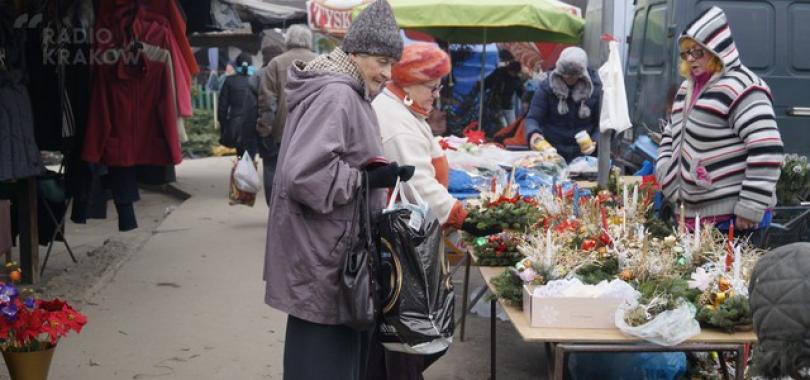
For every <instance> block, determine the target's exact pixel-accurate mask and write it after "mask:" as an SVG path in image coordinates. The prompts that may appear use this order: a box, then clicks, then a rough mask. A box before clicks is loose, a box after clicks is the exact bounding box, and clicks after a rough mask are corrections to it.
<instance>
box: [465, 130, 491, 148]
mask: <svg viewBox="0 0 810 380" xmlns="http://www.w3.org/2000/svg"><path fill="white" fill-rule="evenodd" d="M464 137H466V138H467V142H468V143H470V144H475V145H480V144H482V143H483V142H484V141H486V133H484V131H479V130H473V129H468V130H466V131H464Z"/></svg>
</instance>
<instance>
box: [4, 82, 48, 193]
mask: <svg viewBox="0 0 810 380" xmlns="http://www.w3.org/2000/svg"><path fill="white" fill-rule="evenodd" d="M41 167H42V162H41V161H40V157H39V148H38V147H37V144H36V142H35V141H34V120H33V111H32V110H31V101H30V99H29V97H28V90H27V89H26V88H25V86H24V85H23V84H22V73H21V72H19V71H13V72H0V181H8V180H14V179H18V178H25V177H32V176H36V175H39V173H40V172H41Z"/></svg>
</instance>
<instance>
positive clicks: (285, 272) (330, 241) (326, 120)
mask: <svg viewBox="0 0 810 380" xmlns="http://www.w3.org/2000/svg"><path fill="white" fill-rule="evenodd" d="M319 59H323V57H322V58H319ZM336 71H338V72H334V73H333V72H312V71H303V67H302V64H301V63H296V64H294V65H293V66H292V67H291V68H290V70H289V74H288V75H289V80H288V82H287V87H286V95H287V106H288V108H289V114H288V117H287V122H286V124H285V128H284V136H283V138H282V141H281V151H280V153H279V159H278V166H277V169H276V175H275V178H274V181H273V192H272V198H271V200H270V217H269V220H268V223H267V251H266V253H265V265H264V280H265V281H266V285H267V288H266V293H265V302H266V303H267V304H268V305H270V306H271V307H273V308H276V309H278V310H280V311H283V312H286V313H288V314H290V315H293V316H295V317H297V318H300V319H304V320H307V321H310V322H314V323H321V324H337V323H338V321H337V303H336V302H337V301H336V300H337V290H338V280H339V276H338V275H339V272H340V262H341V252H342V250H343V249H344V247H345V245H346V243H347V240H348V239H347V238H346V236H344V235H346V234H347V231H348V230H349V225H350V224H351V219H352V214H353V211H354V194H355V191H356V189H358V188H359V186H360V182H361V171H360V170H359V168H361V167H362V166H363V164H364V163H366V162H367V161H368V160H369V159H370V158H372V157H376V156H382V138H381V137H380V128H379V126H378V124H377V117H376V115H375V113H374V110H373V109H372V108H371V103H370V99H368V97H366V96H365V95H364V94H365V88H364V86H363V85H362V84H361V82H360V81H358V80H357V79H354V78H353V77H352V76H350V75H347V74H343V73H340V72H339V71H340V70H339V69H337V70H336ZM369 205H370V207H371V208H372V212H374V211H375V210H380V209H382V208H383V207H384V206H385V191H384V190H382V191H379V190H378V191H373V192H372V195H371V200H370V203H369Z"/></svg>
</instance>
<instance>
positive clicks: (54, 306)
mask: <svg viewBox="0 0 810 380" xmlns="http://www.w3.org/2000/svg"><path fill="white" fill-rule="evenodd" d="M86 323H87V317H85V316H84V315H82V314H81V313H79V312H77V311H76V310H74V309H73V308H72V307H71V306H70V305H68V304H67V303H66V302H65V301H62V300H59V299H54V300H49V301H44V300H37V299H35V298H34V297H31V296H26V297H22V296H21V295H20V292H19V291H18V290H17V288H16V287H15V286H14V285H13V284H4V283H0V339H2V342H1V343H0V349H2V350H3V351H37V350H42V349H45V348H48V347H51V346H54V345H56V343H58V342H59V339H60V338H62V337H65V336H66V335H67V334H68V333H69V332H70V331H75V332H77V333H78V332H81V330H82V327H84V325H85V324H86Z"/></svg>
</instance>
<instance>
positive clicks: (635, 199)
mask: <svg viewBox="0 0 810 380" xmlns="http://www.w3.org/2000/svg"><path fill="white" fill-rule="evenodd" d="M632 205H633V207H631V210H632V211H631V212H636V207H637V206H638V184H635V185H634V186H633V203H632Z"/></svg>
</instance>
